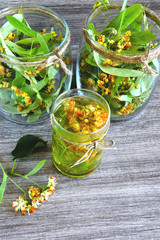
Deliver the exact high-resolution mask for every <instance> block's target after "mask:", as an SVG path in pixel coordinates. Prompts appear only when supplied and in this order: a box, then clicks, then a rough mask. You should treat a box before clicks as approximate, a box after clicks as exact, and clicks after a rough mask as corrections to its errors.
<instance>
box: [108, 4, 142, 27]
mask: <svg viewBox="0 0 160 240" xmlns="http://www.w3.org/2000/svg"><path fill="white" fill-rule="evenodd" d="M142 10H143V7H142V5H141V4H134V5H132V6H130V7H128V8H126V9H125V10H123V11H122V12H120V13H119V14H118V15H117V16H116V17H115V18H114V19H113V20H112V21H111V22H110V24H109V25H108V26H107V28H111V27H114V28H115V29H117V30H118V29H119V24H120V22H121V18H122V16H123V14H125V16H124V19H123V23H122V26H121V29H120V30H123V29H125V28H126V27H128V26H129V25H130V24H131V23H132V22H133V21H134V20H135V19H136V18H137V17H138V16H139V15H140V14H141V13H142ZM104 29H105V28H104Z"/></svg>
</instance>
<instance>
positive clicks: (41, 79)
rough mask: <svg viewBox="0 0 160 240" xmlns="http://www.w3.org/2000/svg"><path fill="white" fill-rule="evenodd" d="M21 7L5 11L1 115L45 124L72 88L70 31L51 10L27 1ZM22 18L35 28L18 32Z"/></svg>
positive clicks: (0, 40)
mask: <svg viewBox="0 0 160 240" xmlns="http://www.w3.org/2000/svg"><path fill="white" fill-rule="evenodd" d="M19 9H20V5H19V4H17V5H14V6H11V7H8V8H6V9H3V10H1V11H0V27H1V30H0V33H1V37H0V49H1V55H0V113H1V115H3V116H4V117H5V118H7V119H8V120H11V121H14V122H16V123H21V124H37V123H43V122H44V121H46V120H48V119H49V116H50V109H51V106H52V103H53V101H54V100H55V99H56V98H57V96H58V95H59V94H60V93H62V92H64V91H66V90H69V89H70V87H71V81H72V56H71V49H70V31H69V28H68V25H67V23H66V21H65V20H64V18H63V17H61V16H60V15H59V14H57V13H56V12H54V11H52V10H50V9H48V8H45V7H42V6H38V5H34V4H29V5H28V4H23V5H22V8H21V9H20V10H19ZM21 11H22V12H23V15H22V14H21ZM8 15H11V16H13V17H14V18H16V19H15V20H16V23H13V22H12V21H13V19H11V18H10V19H9V18H6V16H8ZM7 19H8V21H9V20H10V22H8V21H7ZM17 21H19V22H20V24H21V22H22V23H23V26H24V25H25V26H24V27H25V28H27V31H28V28H29V29H30V28H31V29H33V31H32V30H31V31H30V30H29V33H28V35H27V31H24V30H23V31H24V32H20V31H21V29H22V28H21V29H18V30H16V28H15V27H14V26H13V25H14V24H16V27H17ZM12 24H13V25H12ZM36 34H37V35H36ZM27 48H28V49H27Z"/></svg>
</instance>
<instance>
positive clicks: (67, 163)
mask: <svg viewBox="0 0 160 240" xmlns="http://www.w3.org/2000/svg"><path fill="white" fill-rule="evenodd" d="M104 101H105V100H104ZM53 114H54V119H55V120H56V122H57V123H58V124H59V125H60V126H61V127H62V130H61V131H60V132H59V130H58V129H57V128H56V123H54V124H53V125H52V128H53V133H52V154H53V162H54V165H55V166H56V167H57V169H58V170H59V171H60V172H62V173H64V174H66V175H68V176H72V177H81V176H87V175H88V174H90V173H92V172H93V171H94V170H95V169H96V168H97V167H98V166H99V164H100V161H101V157H102V149H101V147H102V145H103V143H104V140H105V135H106V131H107V130H108V126H109V121H108V119H109V112H108V110H106V108H104V107H103V105H101V103H100V102H96V101H94V100H93V99H91V98H88V97H85V96H84V97H83V96H82V97H80V96H75V97H68V98H66V99H64V101H62V102H61V103H60V104H59V106H57V108H56V109H55V111H54V113H53ZM107 122H108V124H107ZM66 130H67V131H66ZM101 130H102V132H101ZM62 131H63V133H62V135H63V136H62V135H61V132H62ZM71 133H72V137H70V141H68V140H67V139H68V137H69V136H70V134H71ZM87 136H88V138H87ZM95 140H96V141H97V140H99V141H100V143H101V147H100V148H94V146H93V144H94V142H95ZM81 141H83V144H81ZM91 146H92V147H91Z"/></svg>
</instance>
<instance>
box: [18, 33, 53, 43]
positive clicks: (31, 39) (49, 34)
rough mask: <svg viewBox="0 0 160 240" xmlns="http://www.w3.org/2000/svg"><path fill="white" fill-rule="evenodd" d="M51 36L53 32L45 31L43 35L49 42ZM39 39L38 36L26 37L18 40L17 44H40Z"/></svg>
mask: <svg viewBox="0 0 160 240" xmlns="http://www.w3.org/2000/svg"><path fill="white" fill-rule="evenodd" d="M51 36H52V34H51V33H44V34H43V35H42V37H43V39H44V40H45V42H48V41H49V40H50V39H51ZM38 43H39V41H38V39H37V37H34V38H24V39H21V40H19V41H17V42H16V44H18V45H26V46H28V45H33V44H38Z"/></svg>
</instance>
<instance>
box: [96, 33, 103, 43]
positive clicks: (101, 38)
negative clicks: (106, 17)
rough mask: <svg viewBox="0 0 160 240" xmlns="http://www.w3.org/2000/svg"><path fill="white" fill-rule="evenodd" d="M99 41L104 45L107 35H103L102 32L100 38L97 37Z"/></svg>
mask: <svg viewBox="0 0 160 240" xmlns="http://www.w3.org/2000/svg"><path fill="white" fill-rule="evenodd" d="M97 42H98V43H99V44H100V45H102V44H103V43H104V42H105V35H102V34H100V35H99V37H98V39H97Z"/></svg>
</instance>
